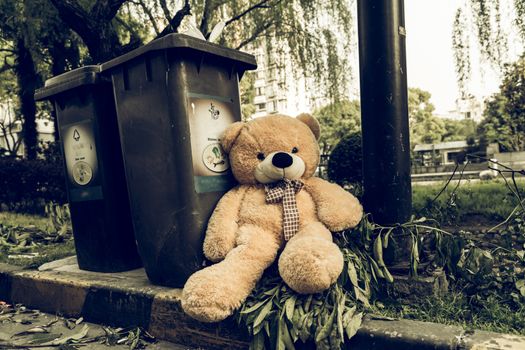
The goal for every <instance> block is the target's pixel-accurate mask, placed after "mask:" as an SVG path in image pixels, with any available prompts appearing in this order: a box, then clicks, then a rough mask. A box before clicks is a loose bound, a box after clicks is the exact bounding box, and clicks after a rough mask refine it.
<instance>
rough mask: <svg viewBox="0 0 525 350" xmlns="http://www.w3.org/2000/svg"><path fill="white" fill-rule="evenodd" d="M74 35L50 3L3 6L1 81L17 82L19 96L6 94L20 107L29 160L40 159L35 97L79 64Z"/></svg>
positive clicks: (9, 1)
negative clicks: (46, 81)
mask: <svg viewBox="0 0 525 350" xmlns="http://www.w3.org/2000/svg"><path fill="white" fill-rule="evenodd" d="M73 41H74V39H72V38H71V32H69V31H68V30H64V28H63V24H62V23H61V22H60V20H59V19H58V17H57V14H56V11H55V9H54V8H53V7H52V6H51V5H50V4H49V3H48V2H47V0H3V1H1V2H0V52H1V53H2V56H3V58H4V60H3V62H1V63H0V74H1V76H0V79H2V80H14V79H16V89H15V90H16V93H15V94H14V95H12V94H3V95H2V99H3V100H5V99H8V98H11V99H12V100H13V101H14V105H15V107H16V114H17V115H16V119H17V120H21V121H22V125H23V129H22V135H23V141H24V145H25V153H26V156H27V157H28V158H30V159H33V158H36V156H37V150H38V137H37V130H36V123H35V119H36V115H37V106H36V104H35V101H34V98H33V95H34V93H35V90H36V89H37V88H39V87H41V86H42V81H43V78H44V77H45V76H47V75H48V74H49V72H52V73H53V74H59V73H62V72H63V71H65V70H66V69H71V68H73V67H75V66H78V64H79V60H80V57H79V53H78V47H76V45H74V44H72V42H73Z"/></svg>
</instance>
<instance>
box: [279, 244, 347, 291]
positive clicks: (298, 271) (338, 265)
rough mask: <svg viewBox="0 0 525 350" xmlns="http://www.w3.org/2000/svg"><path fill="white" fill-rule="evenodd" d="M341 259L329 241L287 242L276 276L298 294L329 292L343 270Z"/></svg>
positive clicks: (341, 256)
mask: <svg viewBox="0 0 525 350" xmlns="http://www.w3.org/2000/svg"><path fill="white" fill-rule="evenodd" d="M343 264H344V259H343V255H342V254H341V251H340V250H339V248H338V247H337V246H336V245H335V244H334V243H332V242H330V241H327V240H325V239H322V238H317V237H305V238H303V239H297V240H295V241H290V242H289V243H288V245H287V246H286V248H285V249H284V251H283V253H282V254H281V257H280V259H279V273H280V275H281V277H282V278H283V280H284V281H285V282H286V284H287V285H288V286H289V287H290V288H292V289H293V290H294V291H296V292H297V293H301V294H313V293H319V292H322V291H324V290H326V289H328V288H329V287H330V286H331V285H332V284H333V283H334V282H335V281H336V280H337V278H338V277H339V275H340V274H341V271H342V270H343Z"/></svg>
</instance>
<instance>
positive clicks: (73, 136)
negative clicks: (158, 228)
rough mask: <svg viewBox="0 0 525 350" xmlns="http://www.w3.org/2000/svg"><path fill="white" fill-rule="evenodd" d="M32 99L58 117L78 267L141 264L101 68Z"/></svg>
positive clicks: (79, 72)
mask: <svg viewBox="0 0 525 350" xmlns="http://www.w3.org/2000/svg"><path fill="white" fill-rule="evenodd" d="M35 99H37V100H43V99H49V100H51V101H52V102H53V104H54V107H55V112H56V114H57V121H58V128H59V132H60V140H61V146H62V153H63V155H64V163H65V164H64V166H65V170H66V171H65V175H66V185H67V186H66V187H67V192H68V199H69V210H70V212H71V221H72V226H73V235H74V238H75V248H76V253H77V260H78V265H79V267H80V268H81V269H83V270H89V271H98V272H117V271H126V270H131V269H134V268H137V267H139V266H141V265H142V264H141V261H140V257H139V255H138V252H137V246H136V243H135V237H134V235H133V226H132V223H131V214H130V208H129V201H128V193H127V189H126V179H125V175H124V165H123V163H122V152H121V151H120V141H119V134H118V126H117V117H116V114H115V104H114V102H113V96H112V89H111V82H110V81H109V80H107V79H104V78H103V77H102V76H101V75H100V66H95V65H93V66H86V67H82V68H78V69H75V70H72V71H70V72H67V73H64V74H61V75H58V76H56V77H53V78H51V79H49V80H47V81H46V83H45V86H44V87H43V88H42V89H39V90H38V91H37V92H36V94H35Z"/></svg>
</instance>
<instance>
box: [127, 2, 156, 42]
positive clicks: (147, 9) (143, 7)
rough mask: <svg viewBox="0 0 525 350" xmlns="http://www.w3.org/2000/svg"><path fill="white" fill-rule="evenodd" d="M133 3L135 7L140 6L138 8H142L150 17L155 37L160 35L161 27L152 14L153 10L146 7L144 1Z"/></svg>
mask: <svg viewBox="0 0 525 350" xmlns="http://www.w3.org/2000/svg"><path fill="white" fill-rule="evenodd" d="M133 3H134V4H135V5H138V6H140V7H142V10H143V11H144V13H145V14H146V16H148V18H149V21H150V22H151V25H152V26H153V30H154V31H155V35H159V34H160V31H159V27H158V26H157V21H155V17H154V16H153V13H152V12H151V9H150V8H149V7H148V6H146V4H145V3H144V0H138V1H133Z"/></svg>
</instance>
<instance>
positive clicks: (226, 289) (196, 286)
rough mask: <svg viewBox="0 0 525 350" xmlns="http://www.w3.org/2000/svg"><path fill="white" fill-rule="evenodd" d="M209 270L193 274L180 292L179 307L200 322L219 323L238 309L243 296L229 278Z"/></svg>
mask: <svg viewBox="0 0 525 350" xmlns="http://www.w3.org/2000/svg"><path fill="white" fill-rule="evenodd" d="M213 272H214V271H211V269H210V268H207V269H204V270H201V271H198V272H196V273H195V274H193V275H192V276H191V277H190V278H189V279H188V281H187V282H186V284H185V285H184V288H183V290H182V295H181V306H182V309H183V310H184V312H185V313H186V314H188V315H189V316H191V317H192V318H194V319H196V320H199V321H202V322H219V321H222V320H224V319H225V318H227V317H228V316H230V315H231V314H232V313H233V311H234V310H235V309H237V308H239V307H240V305H241V302H242V301H243V296H242V295H239V292H240V291H239V288H236V284H235V283H230V282H231V281H230V279H229V278H221V277H220V276H218V275H217V274H216V273H215V274H214V273H213Z"/></svg>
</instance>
